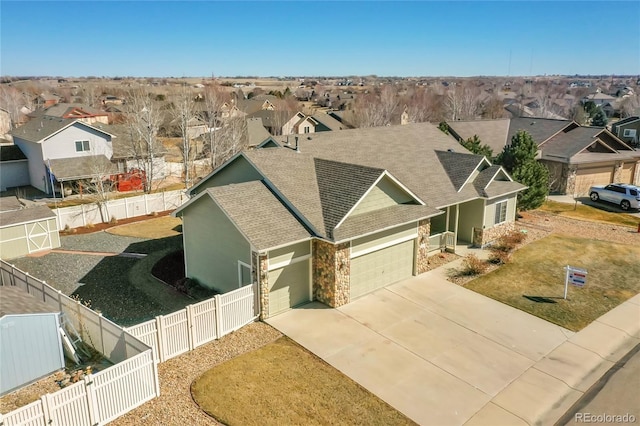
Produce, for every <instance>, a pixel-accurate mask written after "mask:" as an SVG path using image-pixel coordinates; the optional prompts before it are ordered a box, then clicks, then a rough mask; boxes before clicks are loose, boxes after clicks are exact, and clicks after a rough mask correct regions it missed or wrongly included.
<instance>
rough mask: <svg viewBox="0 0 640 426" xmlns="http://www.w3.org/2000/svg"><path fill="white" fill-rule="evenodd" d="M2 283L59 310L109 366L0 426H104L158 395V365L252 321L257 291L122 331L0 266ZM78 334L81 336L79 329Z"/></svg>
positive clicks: (0, 420) (245, 290)
mask: <svg viewBox="0 0 640 426" xmlns="http://www.w3.org/2000/svg"><path fill="white" fill-rule="evenodd" d="M0 279H1V282H0V284H2V285H7V286H9V285H15V286H19V287H21V288H22V289H24V290H25V291H27V292H28V293H30V294H31V295H33V296H34V297H37V298H38V299H40V300H42V301H44V302H45V303H47V304H48V305H49V306H51V307H52V310H53V311H58V310H59V311H61V312H64V313H65V314H66V316H67V318H68V319H69V320H71V321H72V322H73V325H74V327H76V330H78V331H79V332H81V333H83V339H86V340H87V341H88V342H89V343H90V344H91V345H92V346H93V347H94V348H95V349H96V350H98V351H99V352H101V353H102V354H103V355H105V356H106V357H107V358H108V359H109V360H110V361H111V362H113V363H116V364H115V365H113V366H111V367H109V368H107V369H105V370H103V371H100V372H98V373H95V374H90V375H88V376H86V377H85V379H84V380H83V381H81V382H78V383H76V384H74V385H72V386H69V387H67V388H64V389H61V390H59V391H58V392H56V393H54V394H47V395H44V396H42V397H41V398H40V399H39V400H38V401H35V402H33V403H31V404H28V405H25V406H24V407H21V408H19V409H17V410H15V411H12V412H10V413H7V414H4V415H1V414H0V426H31V425H33V426H36V425H38V426H42V425H61V426H62V425H68V426H84V425H87V426H90V425H103V424H105V423H107V422H110V421H111V420H113V419H115V418H117V417H119V416H121V415H123V414H125V413H127V412H129V411H131V410H133V409H134V408H136V407H138V406H140V405H142V404H144V403H145V402H147V401H149V400H151V399H153V398H155V397H156V396H159V395H160V385H159V382H158V371H157V365H156V364H157V363H158V362H163V361H166V360H168V359H170V358H173V357H176V356H178V355H180V354H183V353H185V352H188V351H192V350H194V349H195V348H197V347H198V346H202V345H204V344H205V343H207V342H210V341H212V340H215V339H219V338H221V337H222V336H224V335H226V334H229V333H231V332H233V331H235V330H238V329H239V328H241V327H243V326H244V325H247V324H249V323H251V322H253V321H255V320H256V319H257V318H258V316H259V314H260V311H259V303H258V285H257V284H255V283H254V284H251V285H247V286H244V287H241V288H239V289H237V290H234V291H232V292H229V293H225V294H220V295H216V296H214V297H213V298H211V299H208V300H204V301H202V302H199V303H196V304H193V305H189V306H187V307H186V308H185V309H182V310H180V311H177V312H174V313H171V314H169V315H161V316H158V317H156V318H155V319H153V320H151V321H147V322H144V323H142V324H138V325H135V326H133V327H128V328H125V329H123V328H121V327H120V326H118V325H117V324H115V323H113V322H111V321H109V320H108V319H106V318H103V317H102V315H101V314H99V313H96V312H94V311H93V310H91V309H89V308H88V307H86V306H84V305H83V304H82V303H80V302H79V301H77V300H74V299H71V298H69V297H67V296H65V295H64V294H62V293H61V292H60V291H59V290H56V289H54V288H53V287H51V286H49V285H48V284H46V283H45V282H44V281H41V280H38V279H36V278H34V277H32V276H30V275H29V274H28V273H25V272H23V271H21V270H19V269H17V268H15V267H13V266H12V265H10V264H9V263H7V262H5V261H3V260H0ZM81 330H82V331H81Z"/></svg>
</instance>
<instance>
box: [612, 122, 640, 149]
mask: <svg viewBox="0 0 640 426" xmlns="http://www.w3.org/2000/svg"><path fill="white" fill-rule="evenodd" d="M611 133H613V134H614V135H616V136H617V137H618V138H619V139H620V140H622V141H624V142H626V143H628V144H629V145H631V146H633V147H636V148H640V117H638V116H633V117H627V118H624V119H622V120H620V121H616V122H615V123H613V124H612V125H611Z"/></svg>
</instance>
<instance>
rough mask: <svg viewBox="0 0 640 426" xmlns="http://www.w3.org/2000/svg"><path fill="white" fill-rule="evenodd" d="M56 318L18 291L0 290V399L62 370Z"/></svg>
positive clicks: (63, 363)
mask: <svg viewBox="0 0 640 426" xmlns="http://www.w3.org/2000/svg"><path fill="white" fill-rule="evenodd" d="M59 317H60V313H59V312H55V311H53V309H52V308H50V307H49V306H47V305H46V304H45V303H44V302H43V301H41V300H39V299H37V298H36V297H34V296H32V295H30V294H29V293H27V292H25V291H24V290H22V289H21V288H19V287H15V286H8V285H3V286H0V359H1V360H2V362H1V363H0V377H2V380H0V396H2V395H5V394H7V393H9V392H12V391H14V390H17V389H19V388H21V387H23V386H26V385H28V384H30V383H32V382H35V381H37V380H39V379H41V378H43V377H46V376H49V375H50V374H53V373H55V372H56V371H61V370H63V369H64V367H65V360H64V353H63V349H62V337H61V335H60V333H59V331H58V326H59V321H60V319H59Z"/></svg>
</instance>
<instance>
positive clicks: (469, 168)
mask: <svg viewBox="0 0 640 426" xmlns="http://www.w3.org/2000/svg"><path fill="white" fill-rule="evenodd" d="M436 155H437V156H438V160H440V164H442V167H443V168H444V171H445V172H446V173H447V176H449V179H450V180H451V183H452V184H453V187H454V188H455V189H456V191H459V190H460V189H461V188H462V186H463V185H464V184H465V182H466V181H467V179H469V176H471V174H472V173H473V172H474V171H475V170H476V169H477V168H478V165H480V163H481V162H482V161H483V158H484V157H482V156H481V155H474V154H469V153H461V152H455V151H436Z"/></svg>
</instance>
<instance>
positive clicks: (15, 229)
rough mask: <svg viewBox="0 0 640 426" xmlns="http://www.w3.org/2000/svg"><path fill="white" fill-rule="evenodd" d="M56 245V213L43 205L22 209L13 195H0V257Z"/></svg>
mask: <svg viewBox="0 0 640 426" xmlns="http://www.w3.org/2000/svg"><path fill="white" fill-rule="evenodd" d="M57 247H60V234H59V233H58V222H57V221H56V215H55V214H54V213H53V211H51V209H50V208H49V207H47V206H34V207H29V208H26V207H25V206H24V205H23V204H22V203H21V202H20V201H19V200H18V198H17V197H2V198H0V257H1V258H2V259H13V258H16V257H21V256H25V255H27V254H31V253H36V252H39V251H43V250H49V249H52V248H57Z"/></svg>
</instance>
